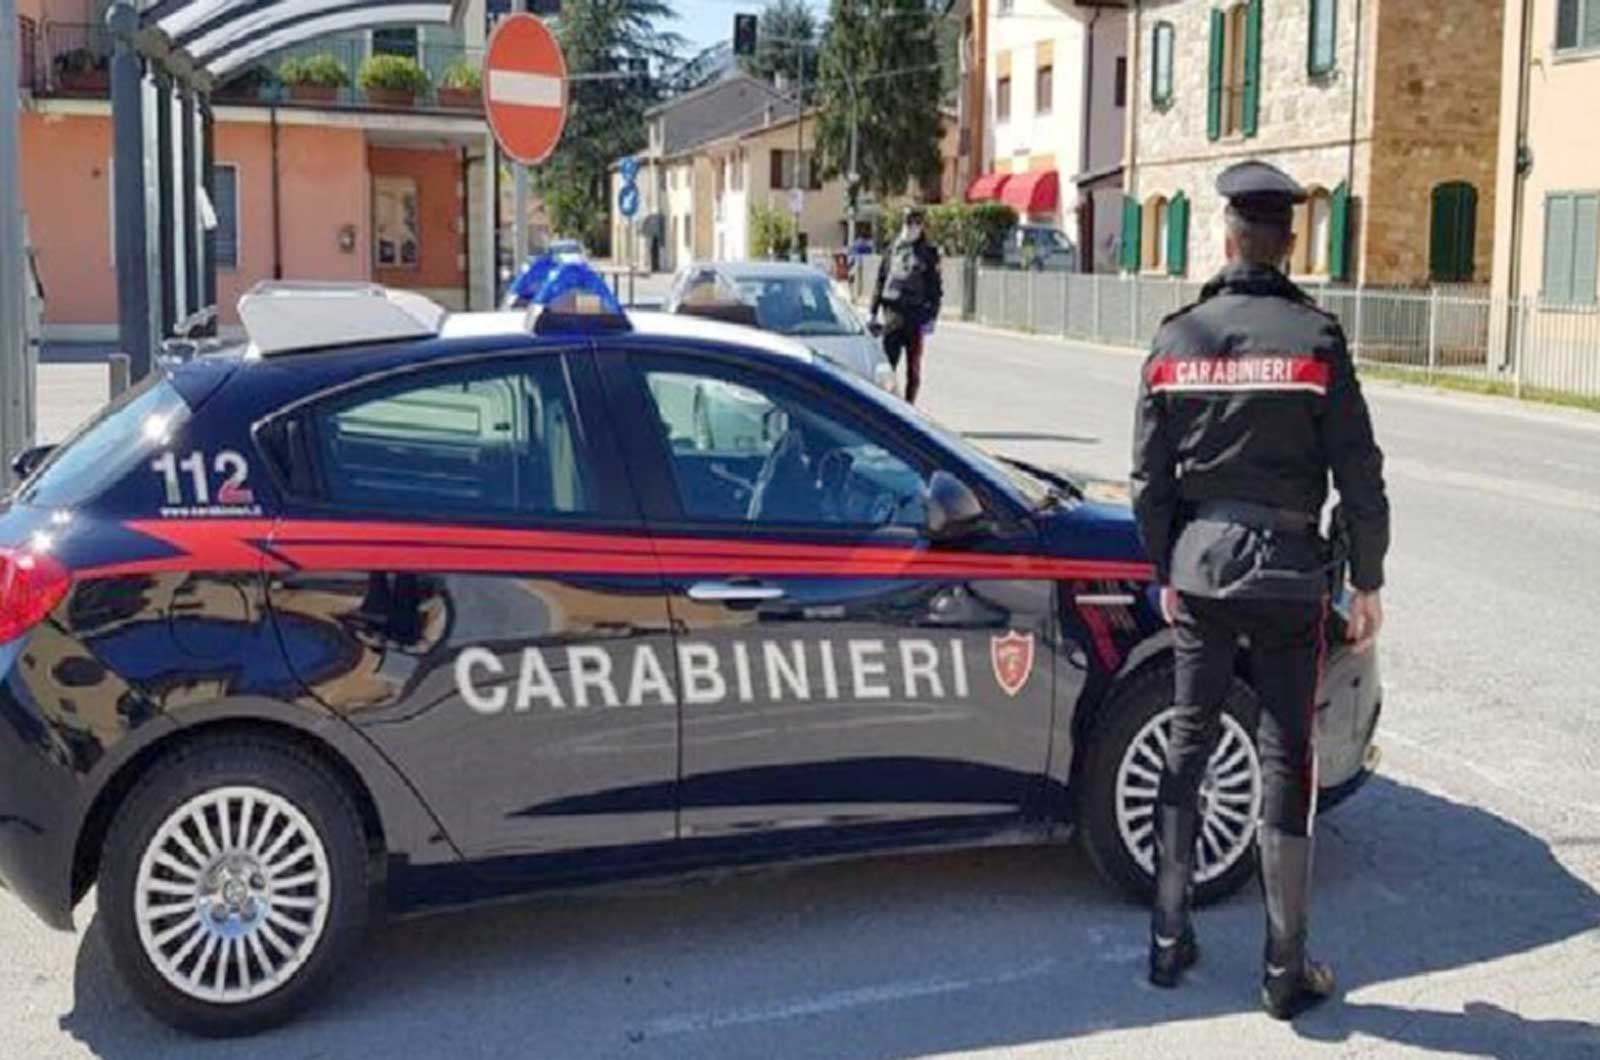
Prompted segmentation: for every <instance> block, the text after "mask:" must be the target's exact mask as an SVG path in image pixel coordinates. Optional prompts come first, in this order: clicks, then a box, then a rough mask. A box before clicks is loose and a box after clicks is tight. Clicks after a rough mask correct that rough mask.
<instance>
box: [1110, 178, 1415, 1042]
mask: <svg viewBox="0 0 1600 1060" xmlns="http://www.w3.org/2000/svg"><path fill="white" fill-rule="evenodd" d="M1217 191H1218V192H1220V193H1221V195H1222V197H1223V198H1225V199H1227V200H1228V205H1227V208H1226V210H1225V214H1224V219H1225V224H1226V248H1227V259H1228V264H1227V266H1226V267H1225V268H1224V269H1223V270H1222V271H1221V272H1220V273H1218V274H1217V276H1216V277H1215V278H1213V279H1212V280H1211V281H1210V282H1209V283H1207V284H1206V285H1205V287H1204V288H1203V289H1202V291H1201V294H1200V300H1199V301H1198V302H1196V303H1195V304H1193V305H1191V306H1188V307H1186V308H1184V309H1181V310H1179V311H1178V312H1176V313H1174V314H1173V315H1172V316H1170V317H1168V318H1167V319H1166V320H1164V321H1163V322H1162V325H1161V328H1160V330H1159V331H1158V332H1157V333H1156V337H1155V340H1154V343H1153V346H1152V350H1151V353H1150V356H1149V358H1148V359H1147V360H1146V362H1145V367H1144V378H1143V382H1142V385H1141V388H1140V394H1139V407H1138V410H1137V424H1136V427H1135V431H1134V449H1133V476H1132V478H1133V497H1134V508H1135V511H1136V514H1137V516H1138V520H1139V532H1140V536H1141V537H1142V538H1143V540H1144V544H1145V548H1146V549H1147V550H1148V552H1149V554H1150V557H1151V559H1152V560H1153V561H1154V563H1155V566H1156V571H1157V576H1158V577H1159V579H1160V581H1161V586H1162V589H1161V607H1162V611H1163V613H1164V614H1165V615H1166V617H1167V620H1168V621H1169V622H1171V623H1172V625H1173V627H1174V632H1175V643H1176V684H1175V689H1174V700H1173V702H1174V704H1175V705H1176V707H1177V717H1176V719H1175V720H1174V723H1173V731H1172V739H1171V742H1170V744H1169V746H1168V749H1167V758H1166V768H1165V770H1164V772H1163V774H1162V778H1161V788H1160V793H1159V797H1158V800H1157V808H1156V822H1155V834H1156V852H1157V862H1158V868H1157V874H1156V897H1155V909H1154V915H1153V918H1152V924H1151V949H1150V980H1151V982H1153V983H1155V984H1157V985H1159V986H1175V985H1177V982H1178V980H1179V978H1180V976H1181V974H1182V972H1183V970H1184V969H1185V968H1187V967H1189V966H1190V965H1191V964H1193V963H1194V961H1195V960H1196V959H1197V958H1198V952H1199V951H1198V947H1197V946H1196V944H1195V937H1194V931H1193V929H1192V927H1191V925H1190V923H1189V901H1190V891H1191V872H1192V864H1193V855H1194V846H1195V840H1196V833H1197V830H1198V814H1197V810H1196V798H1197V792H1198V788H1199V785H1200V780H1201V777H1202V775H1203V774H1204V772H1205V769H1206V763H1207V761H1208V760H1209V758H1210V755H1211V751H1212V748H1213V747H1214V746H1215V745H1216V741H1217V738H1218V736H1219V734H1220V731H1221V718H1220V714H1221V710H1222V705H1223V701H1224V700H1225V698H1226V697H1227V694H1228V689H1229V686H1230V684H1231V682H1232V680H1233V675H1234V662H1235V653H1236V651H1237V650H1238V648H1239V645H1240V643H1241V640H1247V641H1248V643H1249V648H1248V650H1249V652H1250V662H1251V672H1252V673H1253V675H1254V685H1255V691H1256V693H1257V695H1258V697H1259V698H1260V702H1261V717H1260V723H1259V729H1258V732H1257V745H1258V748H1259V751H1260V755H1261V765H1262V770H1263V772H1264V786H1265V799H1264V807H1263V811H1262V820H1261V826H1260V831H1259V842H1260V854H1261V884H1262V894H1263V897H1264V899H1265V902H1266V912H1267V943H1266V954H1265V965H1266V967H1265V971H1264V975H1263V981H1262V991H1261V1000H1262V1005H1263V1006H1264V1007H1265V1008H1266V1010H1267V1011H1268V1012H1269V1013H1270V1014H1271V1015H1273V1016H1275V1017H1277V1018H1279V1019H1289V1018H1292V1017H1293V1016H1294V1015H1295V1014H1297V1013H1298V1012H1300V1011H1302V1010H1304V1009H1305V1008H1308V1007H1310V1006H1311V1005H1314V1004H1316V1003H1317V1002H1319V1001H1321V1000H1323V999H1324V998H1326V997H1328V996H1329V995H1330V994H1331V993H1332V992H1333V973H1332V971H1331V970H1330V969H1329V968H1328V967H1327V966H1326V965H1322V964H1318V963H1315V962H1313V961H1311V960H1309V959H1308V958H1307V956H1306V927H1307V920H1308V913H1309V906H1310V900H1311V894H1310V889H1311V847H1312V837H1311V833H1312V818H1313V815H1314V814H1315V812H1316V792H1317V777H1316V753H1315V749H1314V747H1313V746H1312V733H1313V728H1314V724H1315V722H1314V713H1315V710H1316V706H1315V695H1316V689H1317V684H1318V681H1319V677H1320V674H1319V671H1320V667H1321V652H1322V645H1323V625H1324V622H1325V620H1326V616H1327V594H1328V588H1329V579H1328V576H1327V571H1328V569H1329V568H1330V565H1331V564H1330V562H1329V550H1328V546H1327V545H1326V543H1325V542H1324V541H1323V539H1322V536H1321V534H1320V523H1321V513H1322V508H1323V505H1324V503H1325V501H1326V500H1327V495H1328V479H1329V474H1330V472H1331V474H1332V478H1333V483H1334V485H1335V486H1336V487H1337V488H1338V491H1339V495H1340V498H1341V502H1342V508H1343V511H1344V513H1345V515H1346V517H1347V520H1348V526H1349V541H1350V551H1349V562H1350V581H1351V584H1352V586H1353V588H1354V590H1355V594H1354V598H1353V601H1352V603H1351V608H1350V621H1349V627H1348V635H1349V637H1350V639H1351V640H1353V641H1355V642H1356V650H1358V651H1364V650H1367V649H1368V648H1370V647H1371V645H1372V643H1373V641H1374V640H1375V639H1376V638H1377V635H1378V629H1379V627H1380V626H1381V624H1382V621H1383V608H1382V604H1381V602H1380V597H1379V589H1380V588H1381V587H1382V585H1383V559H1384V553H1385V552H1386V551H1387V549H1388V544H1389V503H1388V500H1387V498H1386V496H1385V492H1384V483H1383V455H1382V453H1381V452H1380V451H1379V449H1378V446H1377V444H1376V443H1375V442H1374V440H1373V435H1372V422H1371V419H1370V418H1369V416H1368V414H1367V406H1366V402H1365V401H1364V400H1363V399H1362V396H1361V386H1360V384H1359V383H1358V382H1357V381H1356V375H1355V369H1354V366H1353V365H1352V363H1351V359H1350V353H1349V350H1348V348H1347V347H1346V344H1345V336H1344V332H1343V331H1342V330H1341V329H1340V326H1339V323H1338V321H1337V320H1335V319H1334V318H1333V317H1332V316H1330V315H1329V314H1327V313H1324V312H1323V311H1322V310H1320V309H1318V308H1317V306H1316V305H1315V304H1314V303H1313V302H1312V300H1311V298H1310V297H1309V296H1308V295H1307V294H1306V293H1305V292H1304V291H1303V290H1301V289H1300V288H1299V287H1297V286H1296V285H1295V284H1293V283H1291V282H1290V281H1289V279H1288V278H1287V277H1286V276H1285V275H1284V273H1283V271H1282V266H1283V262H1284V260H1285V259H1286V258H1287V257H1288V256H1289V253H1290V251H1291V250H1292V249H1293V246H1294V230H1293V210H1294V206H1295V205H1296V204H1297V203H1302V202H1304V201H1305V199H1306V193H1305V191H1304V190H1303V189H1302V188H1301V187H1300V186H1299V185H1298V184H1296V183H1295V182H1294V181H1293V180H1292V179H1290V178H1289V177H1288V176H1287V175H1286V174H1284V173H1283V172H1282V171H1280V170H1278V169H1276V168H1274V167H1273V166H1270V165H1267V164H1266V163H1263V162H1243V163H1240V164H1238V165H1235V166H1232V167H1230V168H1229V169H1227V170H1225V171H1224V172H1223V173H1222V174H1221V176H1220V177H1219V178H1218V179H1217Z"/></svg>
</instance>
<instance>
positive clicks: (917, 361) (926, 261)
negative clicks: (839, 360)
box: [872, 206, 944, 403]
mask: <svg viewBox="0 0 1600 1060" xmlns="http://www.w3.org/2000/svg"><path fill="white" fill-rule="evenodd" d="M943 301H944V282H943V277H942V276H941V274H940V270H939V251H938V248H936V247H935V246H934V245H933V244H932V243H931V242H929V240H928V236H927V231H926V217H925V215H924V214H923V211H922V209H921V208H920V207H916V206H913V207H911V208H910V209H908V210H906V216H905V222H904V225H903V227H902V228H901V230H900V234H899V236H897V237H896V238H895V241H894V245H893V246H892V247H890V248H889V252H888V253H887V254H885V255H884V256H883V261H881V262H880V263H879V264H878V283H877V286H876V287H875V288H874V289H873V293H872V319H873V320H874V321H877V319H878V314H879V312H880V311H881V312H882V313H883V352H884V356H886V357H888V358H889V364H890V365H891V366H893V367H894V368H895V369H896V370H897V371H898V370H899V368H900V356H901V354H902V353H903V354H904V355H905V361H906V389H905V397H906V400H907V401H909V402H912V403H915V402H916V400H917V391H918V390H920V389H921V387H922V337H923V332H924V329H926V328H928V327H929V326H930V325H931V324H932V323H933V321H934V319H935V318H936V317H938V315H939V306H940V304H941V303H943Z"/></svg>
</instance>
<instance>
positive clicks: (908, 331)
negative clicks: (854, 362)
mask: <svg viewBox="0 0 1600 1060" xmlns="http://www.w3.org/2000/svg"><path fill="white" fill-rule="evenodd" d="M902 354H903V355H904V356H905V359H906V391H905V399H906V401H907V402H908V403H910V404H916V400H917V391H919V390H921V389H922V327H921V326H920V325H919V324H917V323H916V322H914V321H911V320H907V319H905V318H904V317H896V316H891V317H890V319H889V326H888V327H886V328H885V329H884V332H883V355H884V356H885V357H887V358H888V359H889V367H891V368H894V369H895V370H897V371H898V370H899V368H900V357H901V355H902Z"/></svg>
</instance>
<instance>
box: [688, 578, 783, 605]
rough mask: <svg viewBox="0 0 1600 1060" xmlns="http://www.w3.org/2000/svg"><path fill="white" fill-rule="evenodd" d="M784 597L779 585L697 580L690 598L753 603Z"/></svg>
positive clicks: (690, 592)
mask: <svg viewBox="0 0 1600 1060" xmlns="http://www.w3.org/2000/svg"><path fill="white" fill-rule="evenodd" d="M782 598H783V590H782V589H780V588H779V587H778V586H776V585H761V584H759V583H755V582H695V583H694V584H693V585H691V586H689V599H691V600H701V601H704V602H707V603H710V602H718V603H745V602H749V603H753V602H757V601H761V600H779V599H782Z"/></svg>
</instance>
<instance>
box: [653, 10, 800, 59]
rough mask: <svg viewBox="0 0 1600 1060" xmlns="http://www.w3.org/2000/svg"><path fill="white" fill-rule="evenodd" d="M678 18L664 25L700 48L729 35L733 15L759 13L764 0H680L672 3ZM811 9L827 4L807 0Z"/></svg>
mask: <svg viewBox="0 0 1600 1060" xmlns="http://www.w3.org/2000/svg"><path fill="white" fill-rule="evenodd" d="M672 6H673V8H675V9H676V10H677V12H678V18H677V19H676V20H675V22H673V23H672V24H670V26H669V27H668V28H670V29H672V30H673V31H675V32H677V33H681V34H683V35H684V36H685V37H687V38H689V40H690V41H692V42H694V44H695V45H696V47H700V48H703V47H705V46H706V45H708V44H715V43H717V42H718V41H724V40H732V39H733V16H734V15H736V14H738V13H739V12H741V11H745V12H749V13H750V14H752V15H759V14H760V13H761V9H762V8H764V7H766V6H767V5H766V3H765V0H680V2H679V3H675V4H673V5H672ZM810 6H811V10H813V11H815V12H817V13H818V14H819V15H820V14H822V13H824V12H826V11H827V9H828V5H827V4H826V3H823V2H819V0H811V5H810Z"/></svg>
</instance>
